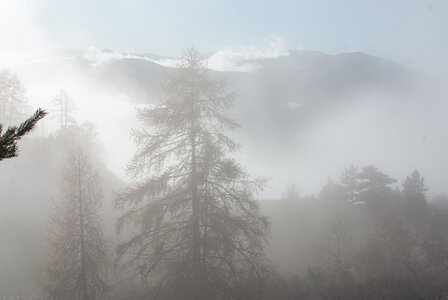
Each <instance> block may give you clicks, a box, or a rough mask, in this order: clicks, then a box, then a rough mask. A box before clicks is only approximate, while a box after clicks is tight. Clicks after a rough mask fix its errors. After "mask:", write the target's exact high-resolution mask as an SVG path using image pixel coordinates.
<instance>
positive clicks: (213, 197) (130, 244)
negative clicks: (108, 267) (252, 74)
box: [116, 49, 269, 299]
mask: <svg viewBox="0 0 448 300" xmlns="http://www.w3.org/2000/svg"><path fill="white" fill-rule="evenodd" d="M232 100H233V96H232V94H229V93H227V91H226V84H225V82H224V81H219V80H213V79H211V78H210V76H209V75H208V73H207V69H206V66H205V65H204V64H203V63H202V62H201V60H200V57H199V54H198V52H197V51H196V50H195V49H188V50H185V51H184V53H183V56H182V62H181V63H180V64H179V65H178V66H177V69H176V71H175V72H174V74H172V76H171V77H170V78H168V80H167V82H166V85H165V93H164V96H163V99H162V101H161V103H160V104H159V105H157V106H151V107H147V108H142V109H140V110H139V111H138V118H139V119H140V120H141V121H142V122H143V123H144V124H145V125H146V126H147V128H146V129H141V130H135V131H134V132H133V138H134V141H135V142H136V144H137V148H138V149H137V153H136V154H135V156H134V158H133V159H132V160H131V162H130V163H129V165H128V173H129V174H130V175H131V176H133V178H134V179H135V182H134V184H133V185H132V186H130V187H128V188H127V189H125V190H123V191H122V192H121V193H120V194H119V196H118V198H117V200H116V206H117V207H119V208H122V209H124V210H125V212H124V214H123V215H122V216H121V217H120V218H119V220H118V229H121V228H122V227H123V225H125V224H133V225H134V226H136V227H137V228H138V232H137V233H136V234H135V235H133V236H132V237H131V238H130V239H129V240H127V241H126V242H124V243H123V244H122V245H121V246H120V247H119V254H120V255H121V256H122V257H123V256H124V257H125V256H126V254H127V255H129V256H130V258H129V256H128V260H127V263H126V264H125V267H129V268H130V269H131V270H133V271H135V272H136V274H139V275H140V276H141V277H143V278H147V277H148V276H149V275H154V276H153V279H154V281H153V282H154V283H155V284H154V286H152V288H151V290H150V293H152V294H153V295H157V296H158V297H161V298H162V297H164V296H165V297H166V298H169V299H179V298H181V299H217V298H220V297H230V296H231V295H235V293H236V291H237V290H238V288H239V286H240V285H241V284H243V283H244V282H247V281H246V280H247V279H248V277H249V276H250V275H255V277H258V276H260V275H261V269H262V268H261V265H262V264H261V262H262V260H263V251H262V250H263V249H262V248H263V243H264V239H265V237H266V234H267V231H268V229H269V223H268V221H267V219H266V218H265V217H262V216H260V214H259V209H258V204H257V202H256V201H255V200H254V199H253V195H254V192H258V191H260V190H261V188H262V187H263V185H264V180H260V179H255V180H252V179H249V177H248V174H247V173H246V172H245V171H244V170H243V169H242V167H241V166H240V165H239V164H238V163H237V162H236V161H235V159H233V158H231V157H229V155H228V154H229V153H233V152H235V151H236V150H237V149H238V145H237V144H236V143H235V142H234V141H233V140H232V139H231V138H229V137H228V136H227V135H226V134H225V133H226V130H232V129H235V128H237V126H238V125H237V123H235V121H234V120H232V119H230V118H229V117H228V116H227V115H226V114H225V112H224V110H225V109H227V108H229V107H230V105H231V104H232ZM125 258H126V257H125Z"/></svg>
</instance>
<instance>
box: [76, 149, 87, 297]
mask: <svg viewBox="0 0 448 300" xmlns="http://www.w3.org/2000/svg"><path fill="white" fill-rule="evenodd" d="M77 156H78V157H77V159H78V193H79V195H78V199H79V227H80V238H81V284H82V297H81V299H82V300H88V296H87V276H86V255H85V245H84V211H83V205H82V204H83V203H82V182H81V167H82V166H81V158H80V153H79V146H78V153H77Z"/></svg>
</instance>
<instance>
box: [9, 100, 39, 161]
mask: <svg viewBox="0 0 448 300" xmlns="http://www.w3.org/2000/svg"><path fill="white" fill-rule="evenodd" d="M46 114H47V113H46V112H45V110H43V109H40V108H39V109H37V110H36V112H35V113H34V114H33V115H32V116H31V117H30V118H28V119H27V120H26V121H25V122H23V123H22V124H20V125H19V126H12V127H8V129H6V131H5V132H4V133H3V125H2V124H0V161H1V160H3V159H5V158H12V157H16V156H17V155H18V148H17V142H18V141H19V140H20V139H21V138H22V137H23V136H24V135H26V134H27V133H29V132H30V131H31V130H33V128H34V127H35V126H36V123H37V122H38V121H39V120H40V119H42V118H43V117H44V116H45V115H46Z"/></svg>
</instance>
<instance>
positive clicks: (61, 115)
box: [51, 90, 77, 130]
mask: <svg viewBox="0 0 448 300" xmlns="http://www.w3.org/2000/svg"><path fill="white" fill-rule="evenodd" d="M51 104H52V112H54V116H55V117H57V118H58V122H59V126H60V129H61V130H63V129H66V128H67V127H69V126H71V125H74V124H75V112H76V110H77V107H76V105H75V103H74V102H73V100H72V99H71V98H70V97H69V96H68V94H67V93H66V92H65V91H64V90H59V92H58V94H57V95H56V96H55V97H54V99H53V101H52V102H51Z"/></svg>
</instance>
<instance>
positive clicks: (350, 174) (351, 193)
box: [341, 165, 358, 203]
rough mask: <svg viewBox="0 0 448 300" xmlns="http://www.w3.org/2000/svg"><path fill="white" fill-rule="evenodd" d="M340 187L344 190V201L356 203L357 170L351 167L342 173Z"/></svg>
mask: <svg viewBox="0 0 448 300" xmlns="http://www.w3.org/2000/svg"><path fill="white" fill-rule="evenodd" d="M341 185H342V187H343V190H344V200H345V201H347V202H349V203H356V201H357V200H358V168H357V167H355V166H354V165H351V166H350V167H349V168H347V169H345V170H344V172H342V176H341Z"/></svg>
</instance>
